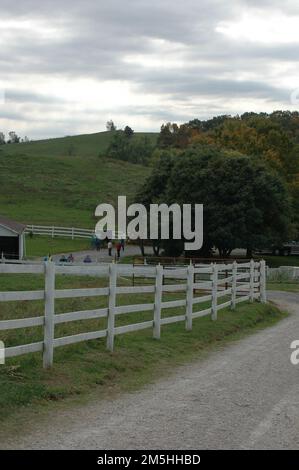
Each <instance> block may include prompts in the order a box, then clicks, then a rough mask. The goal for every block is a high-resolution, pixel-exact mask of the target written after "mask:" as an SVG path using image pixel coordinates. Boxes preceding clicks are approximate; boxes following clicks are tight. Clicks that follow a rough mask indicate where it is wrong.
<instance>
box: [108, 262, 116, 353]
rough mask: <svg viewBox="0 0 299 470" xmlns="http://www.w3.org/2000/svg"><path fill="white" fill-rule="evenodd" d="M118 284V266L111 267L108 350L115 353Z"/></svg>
mask: <svg viewBox="0 0 299 470" xmlns="http://www.w3.org/2000/svg"><path fill="white" fill-rule="evenodd" d="M116 284H117V264H115V263H110V265H109V305H108V324H107V349H109V351H111V352H113V349H114V325H115V305H116Z"/></svg>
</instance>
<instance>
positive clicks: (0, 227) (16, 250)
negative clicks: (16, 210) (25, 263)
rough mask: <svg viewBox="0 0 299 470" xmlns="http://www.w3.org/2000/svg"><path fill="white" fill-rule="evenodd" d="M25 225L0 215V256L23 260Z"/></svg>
mask: <svg viewBox="0 0 299 470" xmlns="http://www.w3.org/2000/svg"><path fill="white" fill-rule="evenodd" d="M25 229H26V225H23V224H20V223H19V222H15V221H14V220H10V219H7V218H6V217H2V216H1V215H0V256H1V257H4V258H6V259H23V257H24V255H25Z"/></svg>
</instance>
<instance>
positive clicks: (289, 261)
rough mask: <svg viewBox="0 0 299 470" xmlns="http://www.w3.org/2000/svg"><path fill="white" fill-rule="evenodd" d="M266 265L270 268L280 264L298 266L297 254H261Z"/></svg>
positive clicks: (277, 266) (298, 258) (298, 257)
mask: <svg viewBox="0 0 299 470" xmlns="http://www.w3.org/2000/svg"><path fill="white" fill-rule="evenodd" d="M259 258H263V259H264V260H265V261H266V263H267V266H269V267H270V268H279V267H280V266H299V256H296V255H291V256H261V257H259Z"/></svg>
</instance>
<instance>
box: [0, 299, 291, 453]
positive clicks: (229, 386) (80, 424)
mask: <svg viewBox="0 0 299 470" xmlns="http://www.w3.org/2000/svg"><path fill="white" fill-rule="evenodd" d="M269 298H270V299H271V300H273V301H275V302H276V303H277V304H278V305H279V306H281V307H282V308H285V309H288V310H289V311H290V312H291V313H292V315H291V316H290V317H289V318H287V319H285V320H283V321H281V322H280V323H279V324H278V325H276V326H274V327H271V328H268V329H266V330H263V331H260V332H258V333H256V334H254V335H252V336H249V337H247V338H245V339H242V340H240V341H237V342H234V343H232V344H230V345H229V346H225V347H224V348H221V349H220V350H217V351H215V352H213V353H212V354H210V355H209V357H208V358H207V359H204V360H200V361H197V362H193V363H192V364H189V365H187V366H181V367H179V368H178V369H177V370H176V372H175V373H174V374H173V375H172V376H171V377H169V378H167V379H163V380H160V381H158V382H157V383H155V384H151V385H150V386H148V387H146V388H144V389H142V390H139V391H138V392H133V393H130V394H126V395H122V396H119V397H118V398H115V399H111V400H105V401H101V402H99V403H97V402H95V401H94V402H92V403H89V404H87V405H81V406H77V407H74V408H71V409H67V410H65V411H64V412H61V410H59V412H57V413H54V414H52V415H51V416H49V419H48V420H47V423H46V425H45V424H44V423H43V425H41V424H38V423H36V424H34V425H33V426H32V429H31V431H30V432H26V434H24V435H23V436H19V437H17V438H16V439H11V440H8V441H6V442H2V443H0V448H2V449H8V448H19V449H98V450H100V449H105V450H108V449H299V365H297V366H295V365H292V364H291V362H290V355H291V352H292V351H291V349H290V344H291V342H292V341H294V340H296V339H297V340H299V294H295V293H294V294H293V293H283V292H275V293H274V292H272V293H269Z"/></svg>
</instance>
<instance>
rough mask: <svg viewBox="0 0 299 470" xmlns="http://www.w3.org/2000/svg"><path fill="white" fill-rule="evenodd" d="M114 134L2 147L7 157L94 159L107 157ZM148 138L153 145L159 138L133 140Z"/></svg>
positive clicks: (142, 135)
mask: <svg viewBox="0 0 299 470" xmlns="http://www.w3.org/2000/svg"><path fill="white" fill-rule="evenodd" d="M113 135H114V132H97V133H95V134H81V135H74V136H66V137H59V138H54V139H44V140H36V141H34V142H28V143H20V144H10V145H5V146H3V147H2V151H3V152H4V154H5V155H15V154H26V155H29V156H32V157H66V156H74V157H76V156H80V157H94V156H98V155H105V154H106V150H107V148H108V145H109V143H110V141H111V138H112V137H113ZM144 136H146V137H147V138H148V139H150V141H151V142H152V143H155V142H156V140H157V137H158V134H157V133H154V132H152V133H151V132H149V133H145V132H136V133H135V134H134V136H133V139H140V138H142V137H144Z"/></svg>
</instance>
